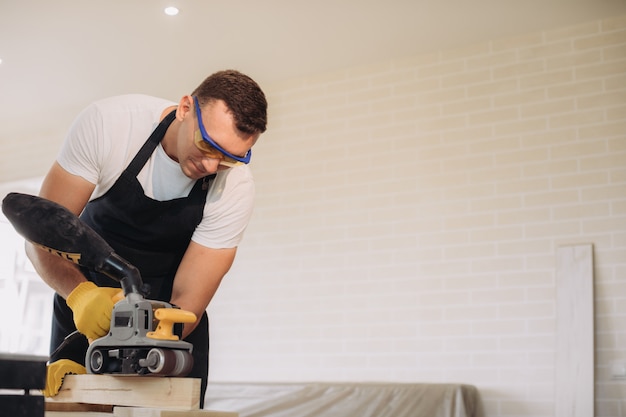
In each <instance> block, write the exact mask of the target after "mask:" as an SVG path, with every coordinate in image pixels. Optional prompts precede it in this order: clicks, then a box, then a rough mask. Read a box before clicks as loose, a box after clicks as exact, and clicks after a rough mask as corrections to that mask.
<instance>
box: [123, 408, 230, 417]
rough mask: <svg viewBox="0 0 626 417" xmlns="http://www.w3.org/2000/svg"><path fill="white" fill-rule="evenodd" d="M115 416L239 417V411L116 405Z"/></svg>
mask: <svg viewBox="0 0 626 417" xmlns="http://www.w3.org/2000/svg"><path fill="white" fill-rule="evenodd" d="M113 415H114V416H115V417H239V413H234V412H229V411H212V410H188V411H182V410H163V409H154V408H139V407H115V409H114V410H113Z"/></svg>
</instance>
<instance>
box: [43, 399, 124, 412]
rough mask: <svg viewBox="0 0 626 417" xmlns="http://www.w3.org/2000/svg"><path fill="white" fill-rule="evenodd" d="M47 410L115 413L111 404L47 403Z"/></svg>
mask: <svg viewBox="0 0 626 417" xmlns="http://www.w3.org/2000/svg"><path fill="white" fill-rule="evenodd" d="M45 408H46V411H66V412H69V411H91V412H99V413H113V406H112V405H110V404H85V403H60V402H50V401H46V405H45ZM72 415H73V414H72Z"/></svg>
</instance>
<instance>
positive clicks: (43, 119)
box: [0, 0, 626, 142]
mask: <svg viewBox="0 0 626 417" xmlns="http://www.w3.org/2000/svg"><path fill="white" fill-rule="evenodd" d="M169 4H173V5H176V6H178V7H179V8H180V14H179V15H178V16H176V17H170V16H166V15H165V14H164V13H163V8H164V7H165V6H166V5H169ZM618 14H626V0H517V1H512V0H430V1H427V0H386V1H374V0H318V1H299V0H231V1H221V2H217V1H209V0H171V1H168V0H106V1H104V0H56V1H50V0H0V59H2V63H1V64H0V141H11V140H16V139H17V140H21V141H25V142H28V141H34V140H37V139H41V137H42V136H44V137H45V136H54V137H55V138H56V137H57V136H62V135H63V134H64V132H65V130H66V129H67V126H68V125H69V123H70V122H71V120H72V119H73V117H74V116H75V113H76V112H77V111H79V110H80V109H81V108H82V107H83V106H84V105H86V104H88V103H89V102H90V101H92V100H94V99H97V98H100V97H105V96H109V95H114V94H120V93H129V92H143V93H149V94H155V95H161V96H165V97H168V98H171V99H175V100H178V99H179V98H180V97H181V96H182V95H184V94H187V93H188V92H190V91H191V89H193V88H194V87H195V86H196V84H198V83H199V82H200V81H201V80H202V79H203V78H204V77H205V76H206V75H208V74H210V73H212V72H214V71H216V70H219V69H224V68H236V69H239V70H241V71H243V72H246V73H248V74H249V75H251V76H252V77H253V78H255V79H256V80H257V81H258V82H259V83H260V84H261V86H262V87H263V86H266V87H267V86H268V85H272V84H273V83H276V82H280V81H282V80H287V79H291V78H297V77H301V76H306V75H309V74H316V73H320V72H324V71H331V70H335V69H341V68H346V67H350V66H357V65H362V64H366V63H371V62H376V61H384V60H389V59H393V58H397V57H404V56H411V55H417V54H420V53H426V52H430V51H435V50H441V49H446V48H452V47H458V46H463V45H465V44H472V43H476V42H481V41H486V40H490V39H498V38H503V37H507V36H513V35H516V34H523V33H530V32H535V31H540V30H543V29H552V28H556V27H560V26H567V25H571V24H576V23H580V22H587V21H591V20H594V19H599V18H604V17H608V16H613V15H618ZM270 105H271V103H270ZM55 140H56V139H55ZM58 140H59V141H60V140H61V138H60V137H59V139H58Z"/></svg>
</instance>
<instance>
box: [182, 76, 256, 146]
mask: <svg viewBox="0 0 626 417" xmlns="http://www.w3.org/2000/svg"><path fill="white" fill-rule="evenodd" d="M191 94H192V95H193V96H196V97H198V102H199V103H200V105H201V106H203V105H205V104H206V103H208V102H210V101H212V100H223V101H224V102H225V103H226V106H227V107H228V109H229V110H230V111H231V112H232V114H233V118H234V120H235V126H237V129H239V130H240V131H242V132H243V133H248V134H255V133H263V132H265V129H266V125H267V101H266V99H265V94H263V91H262V90H261V88H260V87H259V85H258V84H257V83H256V82H255V81H254V80H253V79H252V78H250V77H248V76H247V75H245V74H242V73H241V72H239V71H236V70H224V71H218V72H216V73H215V74H212V75H210V76H208V77H207V78H206V79H205V80H204V81H202V83H201V84H200V85H199V86H198V87H197V88H196V89H195V90H194V91H193V93H191Z"/></svg>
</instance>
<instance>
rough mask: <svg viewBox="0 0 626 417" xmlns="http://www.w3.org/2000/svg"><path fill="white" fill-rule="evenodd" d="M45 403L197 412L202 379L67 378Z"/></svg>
mask: <svg viewBox="0 0 626 417" xmlns="http://www.w3.org/2000/svg"><path fill="white" fill-rule="evenodd" d="M46 401H48V402H61V403H63V402H65V403H88V404H109V405H124V406H131V407H154V408H165V409H174V410H197V409H199V405H200V379H198V378H162V377H151V376H113V375H91V374H87V375H66V376H65V379H64V380H63V385H62V386H61V390H60V391H59V393H58V394H57V395H56V396H54V397H52V398H47V399H46Z"/></svg>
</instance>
